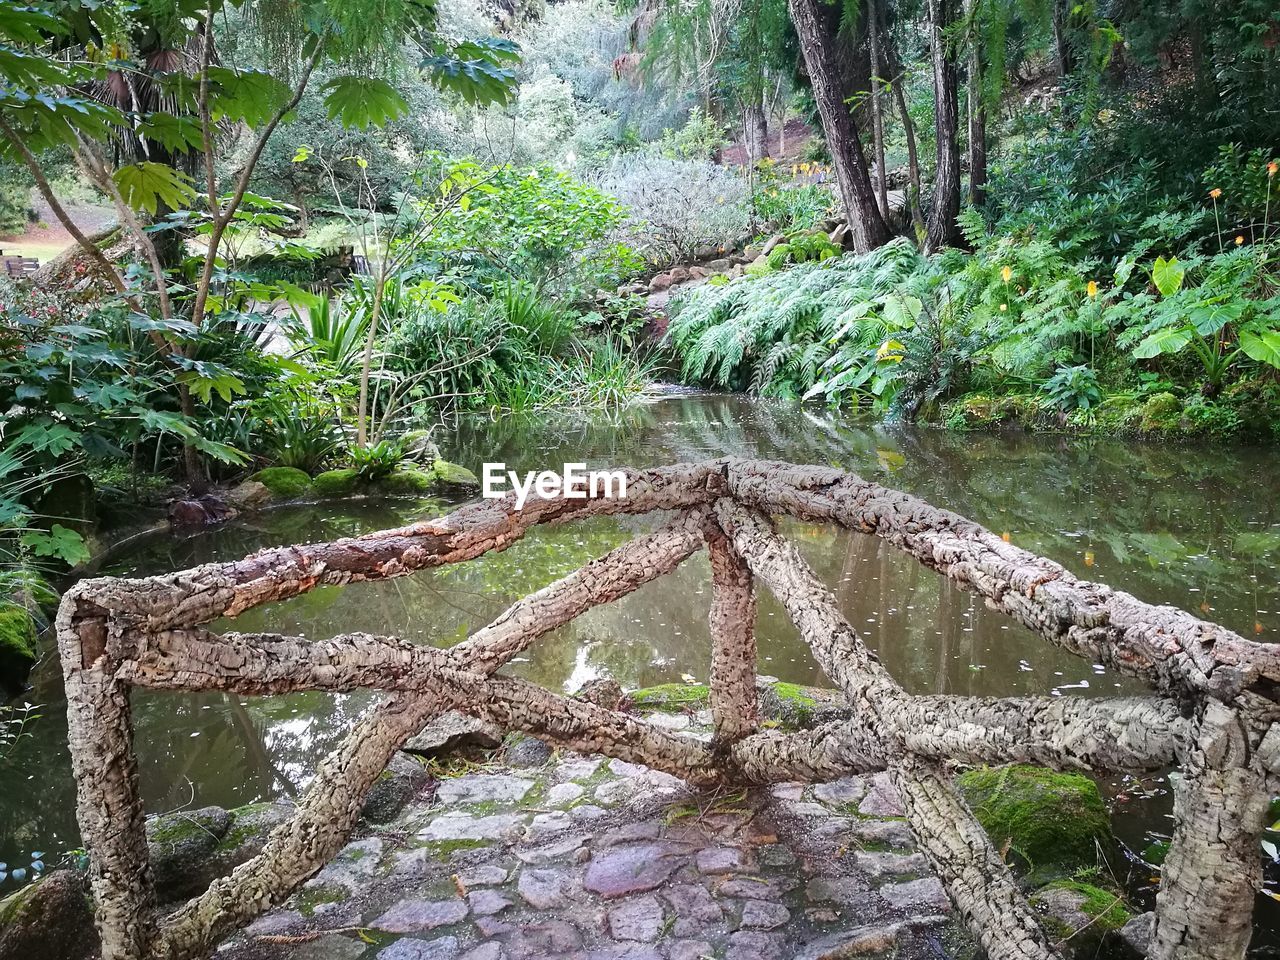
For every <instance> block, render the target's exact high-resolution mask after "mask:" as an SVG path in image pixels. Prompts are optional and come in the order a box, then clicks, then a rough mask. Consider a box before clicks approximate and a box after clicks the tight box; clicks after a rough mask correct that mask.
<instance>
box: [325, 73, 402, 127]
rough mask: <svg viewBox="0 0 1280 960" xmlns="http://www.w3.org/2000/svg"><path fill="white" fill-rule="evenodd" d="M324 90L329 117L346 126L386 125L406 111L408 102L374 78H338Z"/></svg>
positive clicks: (398, 93)
mask: <svg viewBox="0 0 1280 960" xmlns="http://www.w3.org/2000/svg"><path fill="white" fill-rule="evenodd" d="M323 89H324V90H325V91H326V94H325V98H324V103H325V107H326V108H327V109H328V111H329V119H330V120H337V121H339V122H340V123H341V124H342V125H343V126H344V127H347V128H348V129H351V128H352V127H356V128H359V129H361V130H367V129H368V128H369V127H381V126H385V125H386V124H387V123H388V122H389V121H391V120H399V119H400V118H401V117H403V116H404V115H405V114H406V113H408V112H409V101H408V100H406V99H405V98H404V95H403V94H401V93H400V91H399V90H397V89H396V88H395V87H393V86H391V84H389V83H387V81H385V80H379V79H377V78H376V77H356V76H346V77H337V78H335V79H333V80H330V81H329V82H328V83H326V84H325V85H324V87H323Z"/></svg>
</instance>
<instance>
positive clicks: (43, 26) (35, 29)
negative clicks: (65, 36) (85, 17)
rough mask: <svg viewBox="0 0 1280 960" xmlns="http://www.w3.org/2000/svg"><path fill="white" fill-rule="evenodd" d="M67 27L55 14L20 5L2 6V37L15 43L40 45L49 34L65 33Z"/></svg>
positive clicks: (0, 10)
mask: <svg viewBox="0 0 1280 960" xmlns="http://www.w3.org/2000/svg"><path fill="white" fill-rule="evenodd" d="M66 29H67V28H66V26H65V25H64V24H63V22H62V21H61V20H60V19H58V17H56V16H55V15H54V14H52V13H49V12H48V11H45V10H40V9H38V8H36V7H27V6H19V5H18V4H3V5H0V37H3V38H4V39H5V40H9V41H12V42H14V43H30V44H38V43H41V42H43V41H44V40H45V38H46V36H47V35H48V34H54V33H65V32H66Z"/></svg>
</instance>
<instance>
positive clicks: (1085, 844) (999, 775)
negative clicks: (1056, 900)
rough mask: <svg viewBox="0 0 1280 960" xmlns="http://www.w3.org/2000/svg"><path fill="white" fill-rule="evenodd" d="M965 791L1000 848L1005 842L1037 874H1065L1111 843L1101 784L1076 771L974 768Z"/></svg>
mask: <svg viewBox="0 0 1280 960" xmlns="http://www.w3.org/2000/svg"><path fill="white" fill-rule="evenodd" d="M959 785H960V789H961V791H962V792H963V793H964V796H965V799H966V800H967V801H968V802H969V805H970V806H971V807H972V808H973V812H974V813H975V814H976V815H977V817H978V820H979V822H980V823H981V824H982V826H983V827H984V828H985V829H986V831H987V833H988V834H989V835H990V837H991V839H992V840H993V841H994V842H995V844H996V846H997V847H1002V846H1004V845H1005V844H1006V843H1007V844H1008V845H1009V847H1010V850H1011V851H1012V852H1013V853H1015V854H1016V855H1017V856H1019V857H1021V858H1022V859H1023V860H1024V861H1025V862H1026V864H1027V866H1028V867H1029V868H1030V870H1031V873H1032V876H1033V877H1037V878H1040V879H1048V878H1051V877H1054V876H1063V875H1066V874H1069V873H1071V872H1073V871H1075V870H1078V869H1080V868H1082V867H1091V866H1094V865H1096V863H1097V861H1098V850H1099V846H1100V845H1101V848H1102V849H1104V850H1105V849H1107V848H1108V847H1109V846H1110V845H1111V843H1112V837H1111V818H1110V816H1109V814H1108V813H1107V808H1106V806H1105V805H1104V804H1103V802H1102V795H1101V794H1100V793H1099V792H1098V787H1097V785H1096V784H1095V783H1094V782H1093V781H1092V780H1090V779H1089V778H1088V777H1083V776H1081V775H1080V774H1076V773H1055V772H1053V771H1051V770H1045V769H1042V768H1040V767H1030V766H1022V765H1013V766H1007V767H995V768H991V767H988V768H984V769H980V770H970V771H968V772H966V773H964V774H962V775H961V776H960V778H959Z"/></svg>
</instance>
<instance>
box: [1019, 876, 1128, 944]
mask: <svg viewBox="0 0 1280 960" xmlns="http://www.w3.org/2000/svg"><path fill="white" fill-rule="evenodd" d="M1031 906H1032V907H1034V908H1035V909H1036V910H1037V911H1038V912H1039V913H1040V915H1041V921H1040V922H1041V924H1042V925H1043V926H1044V928H1045V930H1046V931H1047V932H1048V933H1049V934H1050V936H1052V937H1053V938H1054V939H1055V940H1066V941H1068V943H1069V945H1070V947H1071V950H1072V952H1073V953H1074V954H1075V955H1076V956H1077V957H1096V956H1100V955H1101V952H1102V947H1103V941H1104V940H1106V939H1107V938H1108V935H1110V934H1112V933H1115V932H1116V931H1118V930H1120V928H1121V927H1123V926H1124V925H1125V924H1126V923H1128V922H1129V921H1130V920H1132V919H1133V913H1132V912H1131V911H1130V910H1129V907H1128V905H1127V904H1126V903H1125V901H1124V897H1123V896H1121V895H1120V894H1119V893H1117V892H1116V891H1115V890H1108V889H1105V888H1103V887H1098V886H1094V885H1093V884H1091V883H1083V882H1081V881H1079V880H1055V881H1054V882H1053V883H1050V884H1048V885H1047V886H1045V887H1042V888H1041V889H1039V890H1037V891H1036V892H1035V893H1034V894H1033V895H1032V896H1031Z"/></svg>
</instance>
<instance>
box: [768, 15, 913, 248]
mask: <svg viewBox="0 0 1280 960" xmlns="http://www.w3.org/2000/svg"><path fill="white" fill-rule="evenodd" d="M789 8H790V10H791V22H792V23H793V24H795V28H796V34H797V35H798V36H799V38H800V49H801V51H802V52H803V54H804V63H805V68H806V69H807V71H808V73H809V82H810V83H811V84H812V85H813V96H814V100H815V101H817V104H818V113H819V115H820V116H821V117H822V129H823V132H824V133H825V134H826V137H827V147H828V149H829V150H830V151H831V162H832V166H834V167H835V171H836V180H837V181H838V182H839V185H840V196H841V199H842V200H843V201H844V208H845V215H846V216H847V218H848V221H849V229H850V231H851V233H852V234H853V245H854V249H855V250H857V251H858V252H859V253H866V252H868V251H870V250H874V249H875V248H876V247H878V246H881V245H882V244H884V243H887V242H888V240H889V237H890V236H891V234H890V232H889V227H888V224H886V223H885V220H884V217H882V216H881V215H880V207H879V205H878V204H877V202H876V190H875V186H874V185H873V184H872V182H871V171H870V170H869V169H868V168H867V160H866V157H865V156H864V155H863V152H862V140H861V138H860V137H859V136H858V128H857V125H856V124H855V123H854V121H853V114H852V113H851V112H850V110H849V107H848V104H847V102H846V101H847V96H846V94H845V90H844V85H843V84H842V83H841V79H840V75H839V66H838V64H839V53H838V51H837V46H836V37H835V32H836V31H835V28H834V27H833V25H832V24H831V23H830V22H829V21H828V19H827V18H826V17H824V16H823V15H822V11H821V10H819V8H818V2H817V0H789Z"/></svg>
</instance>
